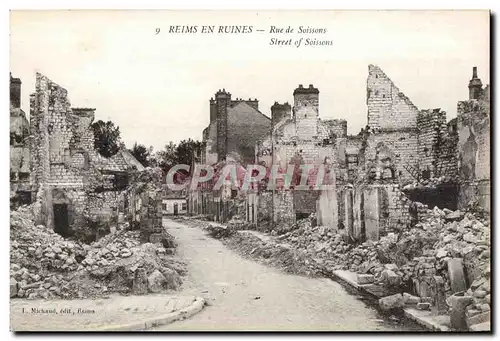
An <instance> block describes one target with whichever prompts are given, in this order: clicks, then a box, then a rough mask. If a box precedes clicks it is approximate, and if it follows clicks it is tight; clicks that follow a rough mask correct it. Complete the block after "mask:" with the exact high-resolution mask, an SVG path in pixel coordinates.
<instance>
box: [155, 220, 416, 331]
mask: <svg viewBox="0 0 500 341" xmlns="http://www.w3.org/2000/svg"><path fill="white" fill-rule="evenodd" d="M164 226H165V228H166V229H167V230H168V231H169V232H170V233H172V234H173V235H174V236H175V237H176V240H177V242H178V243H179V248H178V253H179V254H180V255H181V256H182V257H184V258H185V259H186V260H187V262H188V264H189V265H188V271H189V275H188V278H187V279H186V281H185V284H184V285H183V286H184V288H183V291H182V292H180V293H179V294H182V295H189V294H191V295H198V296H202V297H204V298H206V299H207V301H209V302H210V306H208V307H206V308H205V309H204V310H203V311H201V312H200V313H198V314H197V315H195V316H193V317H191V318H190V319H188V320H185V321H182V322H176V323H173V324H171V325H167V326H164V327H159V328H158V329H156V330H170V331H173V330H212V331H213V330H249V331H250V330H254V331H256V330H260V331H271V330H276V331H292V330H304V331H305V330H308V331H312V330H318V331H370V330H371V331H375V330H380V331H402V330H409V329H408V327H405V326H404V325H403V326H400V325H394V326H393V325H391V324H389V323H387V322H386V321H384V320H382V318H381V317H380V316H379V315H378V313H377V311H376V310H374V309H373V308H371V307H369V306H367V305H366V304H365V303H363V302H362V301H360V300H359V299H358V298H356V296H354V295H351V294H349V293H348V292H346V290H345V289H344V288H343V287H342V286H341V285H340V284H338V283H335V282H333V281H331V280H329V279H312V278H307V277H302V276H293V275H289V274H285V273H282V272H280V271H279V270H277V269H273V268H270V267H266V266H264V265H261V264H258V263H256V262H253V261H251V260H248V259H244V258H242V257H240V256H239V255H238V254H236V253H234V252H233V251H231V250H228V249H227V248H226V247H225V246H224V245H223V244H222V243H221V242H220V241H218V240H215V239H212V238H210V237H209V236H206V235H205V233H204V232H203V230H201V229H199V228H195V227H189V226H187V225H185V224H182V223H180V222H178V221H173V220H169V219H164Z"/></svg>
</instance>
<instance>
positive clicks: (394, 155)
mask: <svg viewBox="0 0 500 341" xmlns="http://www.w3.org/2000/svg"><path fill="white" fill-rule="evenodd" d="M417 150H418V131H417V130H416V129H407V130H398V131H391V132H389V131H386V132H383V133H368V134H366V137H365V140H364V143H363V144H362V147H361V149H360V153H361V154H363V155H362V156H361V157H360V159H361V160H362V163H361V167H362V168H364V170H365V171H366V172H367V176H368V177H370V175H369V174H370V172H373V173H374V175H373V176H374V178H382V179H383V178H389V177H391V178H398V179H400V180H401V181H413V180H415V178H416V177H417V176H418V171H417V170H418V162H419V160H418V157H417ZM386 170H387V171H386ZM384 173H386V174H384Z"/></svg>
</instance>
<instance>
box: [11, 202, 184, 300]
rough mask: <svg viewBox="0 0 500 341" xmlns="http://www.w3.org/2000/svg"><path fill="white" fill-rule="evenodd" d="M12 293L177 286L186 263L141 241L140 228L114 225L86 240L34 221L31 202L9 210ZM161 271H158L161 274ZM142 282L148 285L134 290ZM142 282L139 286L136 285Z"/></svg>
mask: <svg viewBox="0 0 500 341" xmlns="http://www.w3.org/2000/svg"><path fill="white" fill-rule="evenodd" d="M10 239H11V248H10V250H11V251H10V257H11V266H10V276H11V280H10V296H11V297H20V298H27V299H40V298H43V299H50V298H56V297H59V298H66V299H72V298H87V297H98V296H103V295H107V294H109V293H111V292H120V293H124V294H128V293H134V294H146V293H148V292H160V291H164V290H168V289H172V290H175V289H177V288H178V287H179V286H180V285H181V283H182V279H181V276H182V275H185V265H184V264H183V263H181V262H179V261H178V260H176V259H175V258H174V257H173V256H167V252H166V250H165V248H164V247H163V246H162V245H161V244H151V243H143V242H142V241H141V233H140V231H127V230H118V231H116V232H114V233H111V234H109V235H107V236H105V237H104V238H102V239H100V240H99V241H97V242H94V243H92V244H90V245H88V244H83V243H80V242H78V241H76V240H69V239H65V238H64V237H62V236H60V235H59V234H57V233H55V232H54V231H53V230H51V229H48V228H46V227H45V226H43V225H38V226H35V225H34V223H33V214H32V211H31V207H29V206H22V207H20V208H19V209H18V210H16V211H13V212H11V233H10ZM159 275H161V276H159ZM140 281H144V282H145V283H146V285H147V286H146V289H145V290H143V289H137V284H138V282H140ZM139 287H140V286H139Z"/></svg>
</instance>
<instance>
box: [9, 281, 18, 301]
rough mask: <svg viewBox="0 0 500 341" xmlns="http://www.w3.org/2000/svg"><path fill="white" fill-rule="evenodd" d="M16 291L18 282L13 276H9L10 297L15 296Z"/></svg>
mask: <svg viewBox="0 0 500 341" xmlns="http://www.w3.org/2000/svg"><path fill="white" fill-rule="evenodd" d="M17 291H18V283H17V281H16V280H15V279H14V278H12V277H11V278H10V297H16V296H17Z"/></svg>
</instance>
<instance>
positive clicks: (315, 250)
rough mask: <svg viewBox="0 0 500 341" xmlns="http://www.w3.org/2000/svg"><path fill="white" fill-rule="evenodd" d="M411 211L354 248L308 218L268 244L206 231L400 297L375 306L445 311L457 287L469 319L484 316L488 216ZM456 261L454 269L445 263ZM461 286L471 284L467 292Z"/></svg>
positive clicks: (304, 271)
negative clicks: (408, 220)
mask: <svg viewBox="0 0 500 341" xmlns="http://www.w3.org/2000/svg"><path fill="white" fill-rule="evenodd" d="M417 207H418V210H419V221H418V222H417V223H416V224H415V225H414V226H413V227H408V228H407V229H406V230H401V231H400V232H399V233H388V234H387V235H386V236H383V237H381V238H380V239H379V240H378V241H366V242H363V243H361V244H358V245H355V244H351V243H348V242H347V239H346V238H345V237H344V236H343V235H342V234H341V233H335V232H334V231H332V230H330V229H328V228H327V227H324V226H313V224H312V218H311V219H304V220H301V221H298V222H297V224H296V226H294V228H292V229H291V230H290V231H288V232H286V233H284V234H282V235H279V236H269V237H272V238H269V239H266V238H260V237H259V236H258V234H250V233H234V232H235V230H236V229H234V228H231V229H229V228H225V227H224V226H223V225H213V224H212V225H210V224H209V226H208V227H206V228H207V230H208V231H209V233H210V234H211V235H212V236H213V237H215V238H225V240H224V241H225V243H226V244H227V245H228V246H229V247H231V248H233V249H235V250H237V251H238V252H240V253H242V254H244V255H247V256H249V257H252V258H254V259H257V260H259V261H261V262H264V263H265V264H269V265H273V266H277V267H280V268H282V269H284V270H285V271H287V272H290V273H295V274H301V275H308V276H321V275H329V274H331V272H332V271H333V270H340V269H342V270H350V271H352V272H356V273H357V274H358V276H357V281H358V284H360V285H368V284H378V285H382V286H384V287H392V288H393V289H394V290H400V292H405V293H404V294H403V295H401V294H398V295H396V296H389V297H390V298H384V299H382V300H381V302H380V305H381V308H382V309H394V308H401V307H404V306H405V305H407V306H415V307H417V309H422V310H429V309H437V312H438V313H444V314H446V313H448V312H450V311H451V307H450V305H449V304H448V305H446V302H445V300H446V298H447V297H450V296H451V295H452V294H453V293H456V292H457V291H461V290H463V292H464V294H465V295H466V296H468V297H470V298H471V301H470V304H468V305H467V314H468V316H470V317H474V316H476V315H479V314H482V313H485V312H489V311H490V309H491V306H490V304H491V296H490V295H491V287H490V285H491V284H490V276H491V274H490V271H491V270H490V261H491V253H490V221H489V218H487V217H484V216H483V215H482V214H476V213H475V212H471V211H469V212H466V211H451V210H448V209H443V210H441V209H439V208H437V207H435V208H433V209H429V208H428V207H427V206H426V205H423V204H420V203H417ZM205 225H206V223H205ZM455 260H458V261H457V262H458V263H457V264H458V265H457V270H456V271H455V270H453V268H454V267H455V266H454V265H450V264H454V262H456V261H455ZM450 274H451V275H450ZM466 283H470V285H469V287H468V288H467V286H466ZM459 289H460V290H459ZM485 316H486V315H485ZM469 320H470V321H472V322H471V323H472V324H471V326H472V325H474V324H477V323H482V322H477V321H482V320H480V319H470V318H469ZM476 320H477V321H476Z"/></svg>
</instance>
